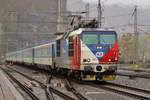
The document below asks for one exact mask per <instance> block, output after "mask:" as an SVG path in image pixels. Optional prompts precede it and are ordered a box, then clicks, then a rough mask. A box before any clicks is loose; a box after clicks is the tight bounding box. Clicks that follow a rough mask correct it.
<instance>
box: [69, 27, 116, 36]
mask: <svg viewBox="0 0 150 100" xmlns="http://www.w3.org/2000/svg"><path fill="white" fill-rule="evenodd" d="M82 31H115V30H113V29H108V28H79V29H78V30H75V31H72V32H71V33H70V34H69V36H72V35H77V34H81V32H82Z"/></svg>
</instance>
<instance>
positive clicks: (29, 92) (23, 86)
mask: <svg viewBox="0 0 150 100" xmlns="http://www.w3.org/2000/svg"><path fill="white" fill-rule="evenodd" d="M1 69H2V70H3V71H4V73H6V74H7V75H8V76H9V78H10V79H11V80H12V81H13V82H15V83H16V84H17V85H18V86H19V87H20V88H21V89H22V90H23V91H24V92H25V93H27V94H28V95H29V97H30V98H31V99H32V100H39V98H38V97H37V96H36V95H35V94H34V93H33V92H32V91H31V90H30V89H29V88H28V87H27V86H25V85H24V84H22V83H21V82H19V81H18V80H17V79H16V78H15V77H14V76H13V75H11V74H10V73H9V72H8V71H7V70H5V69H3V68H1Z"/></svg>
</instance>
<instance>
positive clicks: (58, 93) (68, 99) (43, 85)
mask: <svg viewBox="0 0 150 100" xmlns="http://www.w3.org/2000/svg"><path fill="white" fill-rule="evenodd" d="M11 70H13V71H15V72H16V73H18V74H20V75H22V76H24V77H26V78H27V79H29V80H32V81H35V82H37V83H38V84H39V85H40V86H41V87H42V88H45V89H47V95H48V96H51V93H52V92H53V93H55V94H56V95H58V96H60V97H61V98H63V99H65V100H76V99H75V98H72V97H71V96H68V95H66V94H64V93H62V92H60V91H58V90H56V89H54V88H52V87H50V86H46V85H45V84H44V83H42V82H40V81H38V80H36V79H33V78H32V77H29V76H28V75H26V74H24V73H22V72H19V71H17V70H15V69H12V68H11ZM50 98H51V99H50V100H55V98H54V97H50ZM79 100H83V99H79Z"/></svg>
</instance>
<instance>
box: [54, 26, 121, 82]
mask: <svg viewBox="0 0 150 100" xmlns="http://www.w3.org/2000/svg"><path fill="white" fill-rule="evenodd" d="M117 62H118V40H117V34H116V32H115V31H113V30H105V29H99V28H79V29H77V30H75V31H72V32H70V33H69V35H68V36H67V38H59V39H56V67H57V68H58V69H60V70H61V69H63V70H62V71H63V72H65V70H66V69H67V71H66V72H67V73H70V74H73V75H74V76H75V77H77V78H81V79H83V80H113V79H114V78H115V77H114V72H115V71H116V70H117ZM62 65H63V66H62Z"/></svg>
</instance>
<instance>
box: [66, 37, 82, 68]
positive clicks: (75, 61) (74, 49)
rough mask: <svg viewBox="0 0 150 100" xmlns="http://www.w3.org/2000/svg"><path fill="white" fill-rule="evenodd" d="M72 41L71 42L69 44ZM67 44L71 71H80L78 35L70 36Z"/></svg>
mask: <svg viewBox="0 0 150 100" xmlns="http://www.w3.org/2000/svg"><path fill="white" fill-rule="evenodd" d="M71 41H72V42H71ZM69 44H70V46H69V47H70V48H69V49H70V50H69V51H70V53H69V54H70V57H71V56H72V57H71V58H72V63H71V65H72V66H71V67H72V68H71V69H76V70H79V69H80V55H81V52H80V37H79V35H76V36H72V37H70V41H69Z"/></svg>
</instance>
